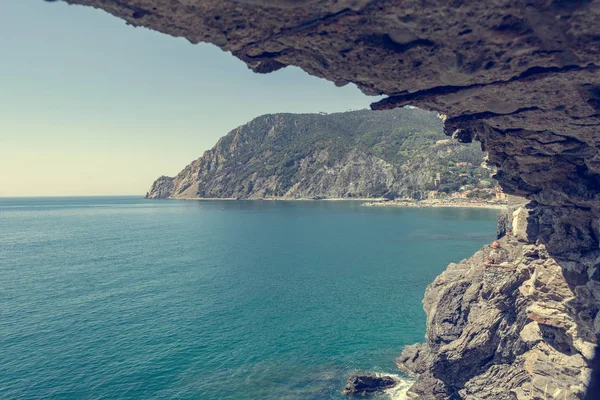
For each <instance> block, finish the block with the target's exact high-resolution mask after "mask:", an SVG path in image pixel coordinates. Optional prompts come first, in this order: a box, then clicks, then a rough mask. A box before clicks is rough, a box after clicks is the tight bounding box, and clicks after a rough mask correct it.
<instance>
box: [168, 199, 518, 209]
mask: <svg viewBox="0 0 600 400" xmlns="http://www.w3.org/2000/svg"><path fill="white" fill-rule="evenodd" d="M164 200H186V201H236V200H237V201H362V202H364V203H362V204H361V206H363V207H412V208H491V209H503V208H505V207H506V206H507V205H508V203H507V202H491V201H481V200H442V199H432V200H407V199H403V200H386V199H384V198H369V197H367V198H352V197H331V198H297V199H290V198H285V197H263V198H255V199H248V198H235V197H224V198H218V197H193V198H174V199H173V198H166V199H164Z"/></svg>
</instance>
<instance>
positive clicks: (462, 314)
mask: <svg viewBox="0 0 600 400" xmlns="http://www.w3.org/2000/svg"><path fill="white" fill-rule="evenodd" d="M510 214H511V215H510V218H509V220H512V227H510V226H509V229H507V231H506V232H507V234H506V236H504V237H503V238H501V239H500V240H498V241H496V242H494V243H493V244H492V245H490V246H485V247H484V248H482V249H481V250H480V251H479V252H477V253H476V254H475V255H474V256H473V257H471V258H469V259H467V260H463V261H462V262H460V263H458V264H450V265H449V266H448V268H447V270H446V271H445V272H444V273H442V274H441V275H440V276H439V277H437V278H436V280H435V281H434V282H433V283H432V284H431V285H430V286H429V287H428V288H427V291H426V293H425V298H424V300H423V305H424V308H425V311H426V313H427V333H426V337H425V342H424V343H421V344H417V345H413V346H409V347H407V348H406V349H404V351H403V353H402V355H401V356H400V358H399V359H398V360H397V363H398V366H399V367H400V368H401V369H402V370H404V371H405V372H408V373H409V374H417V375H418V379H417V381H416V383H415V384H414V385H413V387H412V388H411V390H410V392H409V394H410V397H411V398H416V399H472V400H475V399H477V400H479V399H494V400H503V399H506V400H509V399H519V400H529V399H578V398H582V397H583V395H584V393H585V389H586V383H587V381H588V379H589V375H590V373H591V365H592V361H593V357H594V346H595V345H594V343H595V341H596V334H595V332H596V331H597V330H598V327H599V325H600V316H599V315H598V304H599V302H600V250H598V237H600V236H599V235H600V224H598V221H597V219H595V218H594V217H593V215H592V214H591V213H589V212H587V211H585V210H574V209H564V208H561V207H553V208H547V207H539V206H538V205H536V204H527V205H523V206H521V207H518V208H517V209H516V210H515V211H514V212H511V213H510Z"/></svg>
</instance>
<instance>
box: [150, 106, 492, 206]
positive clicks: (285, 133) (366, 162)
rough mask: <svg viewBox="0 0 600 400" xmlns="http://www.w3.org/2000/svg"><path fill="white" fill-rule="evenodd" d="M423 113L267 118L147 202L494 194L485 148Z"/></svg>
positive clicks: (164, 183)
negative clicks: (455, 136) (448, 133)
mask: <svg viewBox="0 0 600 400" xmlns="http://www.w3.org/2000/svg"><path fill="white" fill-rule="evenodd" d="M442 125H443V123H442V120H441V119H440V118H439V117H438V116H437V114H436V113H432V112H427V111H422V110H418V109H395V110H391V111H380V112H373V111H367V110H363V111H351V112H345V113H335V114H328V115H325V114H274V115H263V116H261V117H258V118H255V119H254V120H252V121H251V122H249V123H247V124H245V125H242V126H240V127H239V128H237V129H234V130H233V131H231V132H230V133H228V134H227V135H226V136H224V137H223V138H221V139H220V140H219V141H218V143H217V144H216V146H215V147H214V148H213V149H211V150H209V151H207V152H205V153H204V155H203V156H202V157H200V158H199V159H197V160H195V161H194V162H192V163H191V164H189V165H188V166H187V167H185V169H184V170H183V171H181V172H180V173H179V174H178V175H177V176H175V177H173V178H170V177H165V176H163V177H160V178H159V179H158V180H156V181H155V182H154V184H153V185H152V187H151V188H150V191H149V192H148V194H147V197H148V198H174V199H185V198H243V199H260V198H280V199H297V198H378V197H383V196H385V197H388V198H395V197H411V198H423V197H426V196H427V195H428V194H429V193H430V192H432V191H435V192H438V193H444V192H447V193H451V192H457V191H458V190H460V189H461V188H465V187H467V188H475V189H476V188H477V187H480V188H481V189H485V188H489V187H490V186H491V181H492V180H491V175H492V172H493V171H492V170H490V169H486V168H483V167H481V164H482V162H483V157H484V153H483V152H482V151H481V149H480V148H479V146H477V145H474V144H470V145H465V144H460V143H458V142H457V141H453V140H450V139H448V138H447V137H445V136H444V134H443V132H442Z"/></svg>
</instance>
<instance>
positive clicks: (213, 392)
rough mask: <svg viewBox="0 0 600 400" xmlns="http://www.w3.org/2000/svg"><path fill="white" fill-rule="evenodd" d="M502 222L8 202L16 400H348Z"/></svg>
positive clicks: (309, 206) (7, 344)
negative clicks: (441, 283)
mask: <svg viewBox="0 0 600 400" xmlns="http://www.w3.org/2000/svg"><path fill="white" fill-rule="evenodd" d="M495 219H496V212H495V211H493V210H481V209H391V208H367V207H360V206H359V203H354V202H253V201H239V202H232V201H203V202H196V201H187V202H186V201H151V200H143V199H138V198H132V197H116V198H115V197H112V198H111V197H96V198H39V199H0V288H1V292H2V295H1V296H0V352H1V356H0V398H4V399H42V398H43V399H47V398H56V399H117V398H118V399H207V400H208V399H338V398H342V397H343V396H342V395H341V394H340V390H341V388H342V387H343V385H344V382H345V379H346V377H347V375H348V374H349V373H351V372H352V371H355V370H366V371H379V372H397V371H396V369H395V368H394V358H395V357H396V356H398V354H399V353H400V351H401V349H402V347H403V346H404V345H406V344H411V343H414V342H417V341H420V340H421V339H422V337H423V334H424V329H425V327H424V324H425V315H424V313H423V311H422V308H421V299H422V297H423V292H424V290H425V287H426V286H427V284H428V283H430V282H431V281H432V280H433V279H434V277H435V276H436V275H437V274H439V273H440V272H441V271H442V270H443V269H444V268H445V266H446V264H447V263H449V262H452V261H459V260H461V259H462V258H465V257H468V256H470V255H471V254H472V253H473V252H475V251H476V250H477V249H478V248H479V247H480V246H481V245H482V244H484V243H487V242H490V241H491V240H493V238H494V232H495Z"/></svg>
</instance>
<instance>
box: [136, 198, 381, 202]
mask: <svg viewBox="0 0 600 400" xmlns="http://www.w3.org/2000/svg"><path fill="white" fill-rule="evenodd" d="M146 200H195V201H224V200H225V201H366V202H373V203H375V202H379V201H381V202H383V200H384V199H383V198H376V197H375V198H374V197H356V198H346V197H331V198H325V199H311V198H304V197H303V198H298V199H287V198H283V197H263V198H259V199H239V198H236V197H186V198H183V197H182V198H177V197H167V198H158V199H157V198H154V199H148V198H147V199H146Z"/></svg>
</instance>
